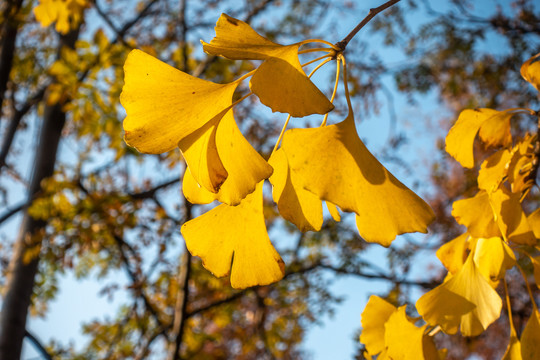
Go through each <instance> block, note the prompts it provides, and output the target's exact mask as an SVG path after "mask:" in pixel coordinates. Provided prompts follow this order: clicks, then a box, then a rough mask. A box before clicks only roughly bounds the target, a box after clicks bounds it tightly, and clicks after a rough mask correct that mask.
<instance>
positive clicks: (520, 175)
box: [508, 135, 536, 193]
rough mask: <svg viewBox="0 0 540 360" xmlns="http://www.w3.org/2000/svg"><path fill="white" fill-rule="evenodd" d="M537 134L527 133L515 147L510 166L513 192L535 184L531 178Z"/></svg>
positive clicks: (509, 172)
mask: <svg viewBox="0 0 540 360" xmlns="http://www.w3.org/2000/svg"><path fill="white" fill-rule="evenodd" d="M535 140H536V136H531V135H526V136H525V138H524V139H523V140H521V141H519V142H518V143H517V144H516V146H514V149H513V156H512V160H511V161H510V164H509V166H508V182H509V183H510V184H511V185H512V192H514V193H521V192H523V191H525V190H526V189H528V188H530V187H531V186H532V185H533V182H532V181H531V179H529V176H530V173H531V170H532V169H533V166H532V161H533V158H534V157H533V151H534V145H533V142H534V141H535Z"/></svg>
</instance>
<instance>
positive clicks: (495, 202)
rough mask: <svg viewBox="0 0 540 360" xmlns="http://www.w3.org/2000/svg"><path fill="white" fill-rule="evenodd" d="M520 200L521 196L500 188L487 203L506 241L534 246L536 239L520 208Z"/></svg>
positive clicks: (491, 194)
mask: <svg viewBox="0 0 540 360" xmlns="http://www.w3.org/2000/svg"><path fill="white" fill-rule="evenodd" d="M520 198H521V194H519V193H511V192H510V191H509V190H508V189H507V188H506V187H505V186H501V187H500V188H499V189H498V190H497V191H494V192H492V193H490V196H489V201H490V204H491V207H492V208H493V211H494V213H495V216H496V219H497V224H498V226H499V229H501V231H503V232H504V233H505V234H506V236H507V239H508V241H511V242H514V243H518V244H523V245H534V244H536V239H535V237H534V234H533V232H532V230H531V228H530V226H529V223H528V221H527V216H526V215H525V213H524V212H523V208H522V207H521V201H520Z"/></svg>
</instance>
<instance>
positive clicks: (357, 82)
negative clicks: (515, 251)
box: [0, 0, 540, 360]
mask: <svg viewBox="0 0 540 360" xmlns="http://www.w3.org/2000/svg"><path fill="white" fill-rule="evenodd" d="M382 4H383V1H376V0H364V1H360V0H358V1H336V0H333V1H330V0H328V1H327V0H310V1H307V0H276V1H272V0H242V1H227V0H222V1H216V0H197V1H188V0H179V1H176V0H174V1H173V0H142V1H128V0H115V1H112V0H67V1H59V0H48V1H47V0H41V1H29V0H4V1H3V2H2V3H1V4H0V20H1V33H0V34H1V38H0V46H1V49H0V51H1V58H0V103H1V112H0V115H1V120H0V146H1V148H0V267H1V277H0V285H1V287H2V306H3V315H2V321H1V323H0V345H1V346H3V348H2V351H4V349H6V348H7V346H6V344H8V343H9V344H11V343H12V342H13V341H14V340H12V339H13V338H19V339H20V340H21V341H23V340H22V339H23V338H24V341H23V347H22V355H21V358H22V359H25V360H30V359H164V358H170V359H176V358H182V359H319V360H322V359H363V356H362V344H360V343H359V341H358V335H359V333H360V330H361V329H360V314H361V313H362V310H363V308H364V306H365V304H366V302H367V300H368V298H369V296H370V295H371V294H377V295H380V296H382V297H384V298H386V299H387V300H388V301H390V302H392V303H394V304H405V303H414V301H415V300H416V299H417V298H418V297H419V296H420V295H421V294H422V293H423V292H425V291H426V290H428V289H430V288H433V287H435V286H436V285H437V283H438V282H440V281H441V280H442V279H443V278H444V276H445V273H444V272H443V269H442V267H441V266H440V264H439V262H438V260H437V258H436V256H435V250H436V249H437V248H438V247H439V246H440V245H441V244H442V243H444V242H447V241H449V240H451V239H453V238H454V237H455V236H457V235H458V234H459V233H460V231H461V229H460V227H459V225H457V223H455V221H454V220H453V218H452V217H451V215H450V212H451V204H452V202H453V201H454V200H456V199H458V198H459V197H460V196H470V195H472V194H474V193H475V191H476V188H475V186H476V185H475V182H474V180H475V178H476V174H475V170H474V169H473V170H464V169H463V168H461V166H459V164H457V163H456V162H455V161H454V160H452V159H450V158H449V156H448V155H447V154H446V153H445V152H444V142H443V139H444V137H445V136H446V133H447V131H448V129H449V128H450V126H451V125H452V124H453V122H454V121H455V119H457V114H459V112H460V111H461V110H462V109H464V108H474V107H490V108H494V109H506V108H513V107H519V106H527V107H529V108H532V109H538V106H539V99H538V97H537V93H536V92H535V91H534V89H533V88H532V87H531V86H529V85H528V84H527V83H526V82H524V81H523V80H522V79H521V77H520V74H519V68H520V66H521V64H522V63H523V61H525V60H526V59H528V58H529V57H531V56H532V55H534V54H536V53H538V52H540V9H539V7H540V6H539V5H540V4H538V3H537V2H534V1H532V0H530V1H529V0H516V1H510V0H507V1H503V0H498V1H497V0H496V1H491V0H482V1H472V0H448V1H434V0H402V1H401V2H399V3H398V4H396V5H394V6H392V7H391V8H389V9H388V10H386V11H384V12H383V13H381V14H379V15H378V16H376V17H375V18H374V19H373V20H372V21H371V22H370V23H369V24H368V25H367V26H366V27H365V28H364V29H362V30H361V31H360V33H358V35H356V37H355V38H354V39H353V40H352V41H351V43H350V44H349V45H348V47H347V50H346V52H345V57H346V59H347V63H348V65H349V66H348V69H349V75H350V76H349V82H350V84H349V86H350V88H351V89H352V95H353V105H354V110H355V118H356V121H357V125H358V131H359V135H360V137H361V139H362V140H363V141H364V142H365V143H366V145H367V146H368V148H369V149H370V151H371V152H373V153H374V155H375V156H376V157H377V158H378V159H379V160H380V161H381V162H382V163H383V164H384V165H385V166H386V167H387V168H388V169H389V170H390V171H391V172H392V173H393V174H394V175H396V177H397V178H398V179H400V180H401V181H402V182H403V183H404V184H406V185H407V186H409V187H410V188H412V189H413V190H414V191H416V192H417V193H418V194H419V195H421V196H422V197H423V198H424V199H426V200H427V201H428V202H429V203H430V204H431V206H432V207H433V209H434V211H435V213H436V214H437V220H436V222H435V223H434V224H432V226H431V227H430V232H429V234H427V235H423V234H419V235H416V234H415V235H403V236H400V237H398V239H397V240H396V241H395V242H394V243H393V244H392V246H391V247H390V248H388V249H385V248H382V247H381V246H379V245H376V244H368V243H366V242H365V241H363V240H362V239H361V238H360V236H359V235H358V232H357V230H356V227H355V224H354V218H351V217H350V216H348V215H347V214H343V218H342V221H341V222H339V223H338V222H335V221H334V220H332V218H331V217H330V216H325V219H326V218H327V219H326V220H325V222H324V225H323V228H322V230H321V231H320V232H317V233H315V232H307V233H300V232H299V231H298V230H297V229H296V228H295V226H294V225H292V224H291V223H288V222H287V221H285V220H283V219H281V218H280V217H279V214H278V212H277V208H276V206H275V204H274V203H273V202H272V198H271V188H270V186H269V184H268V186H267V188H266V189H265V196H266V200H267V201H265V216H266V222H267V227H268V230H269V233H270V239H271V240H272V243H273V244H274V246H275V247H276V249H277V250H278V251H279V253H280V254H281V256H282V258H283V260H284V261H285V264H286V269H285V270H286V275H285V278H284V279H283V280H281V281H280V282H278V283H275V284H272V285H269V286H261V287H255V288H250V289H245V290H234V289H232V288H231V287H230V284H229V280H228V278H222V279H217V278H215V277H213V276H212V275H211V274H210V273H209V272H208V271H206V270H205V269H204V268H203V267H202V264H201V262H200V260H199V259H198V258H195V257H194V258H192V257H191V256H189V254H188V253H187V252H186V251H185V245H184V242H183V239H182V237H181V234H180V231H179V229H180V226H181V225H182V224H183V223H184V222H185V221H187V220H189V219H191V218H193V217H195V216H197V215H198V214H201V213H203V212H205V211H207V210H208V209H210V208H211V207H213V206H214V205H204V206H198V205H197V206H195V205H193V206H192V205H190V204H189V203H187V202H186V201H185V199H184V197H183V195H182V192H181V178H182V175H183V172H184V170H185V163H184V161H183V159H182V157H181V155H180V153H179V151H178V150H175V151H171V152H169V153H166V154H161V155H144V154H140V153H138V152H137V151H136V150H134V149H132V148H130V147H128V146H127V145H126V144H125V143H124V141H123V130H122V120H123V118H124V117H125V112H124V109H123V108H122V106H121V105H120V103H119V96H120V92H121V90H122V86H123V68H122V67H123V64H124V61H125V59H126V56H127V54H128V53H129V52H130V51H131V50H132V49H142V50H143V51H145V52H147V53H149V54H152V55H153V56H156V57H157V58H159V59H160V60H162V61H164V62H166V63H168V64H170V65H172V66H174V67H176V68H178V69H180V70H182V71H184V72H187V73H189V74H192V75H194V76H198V77H201V78H204V79H207V80H211V81H214V82H218V83H226V82H230V81H232V80H234V79H236V78H238V77H239V76H241V75H242V74H244V73H245V72H247V71H250V70H251V69H253V68H254V67H255V66H257V63H256V62H251V61H230V60H226V59H223V58H217V57H212V56H208V55H206V54H204V52H203V51H202V46H201V44H200V40H201V39H203V40H205V41H207V42H208V41H210V40H211V39H212V37H213V36H214V29H213V28H214V25H215V22H216V21H217V19H218V18H219V16H220V14H221V13H227V14H228V15H230V16H232V17H235V18H238V19H241V20H244V21H246V22H248V23H249V24H250V25H251V26H252V27H253V28H254V29H256V31H257V32H259V33H260V34H262V35H264V36H266V37H267V38H269V39H271V40H272V41H275V42H278V43H280V44H291V43H295V42H298V41H301V40H304V39H316V38H318V39H324V40H327V41H329V42H331V43H336V42H338V41H340V40H342V39H343V38H344V37H345V36H346V35H347V34H348V33H349V32H350V31H351V30H352V29H353V28H354V27H355V26H356V24H358V23H359V22H360V21H361V20H362V19H363V18H364V17H365V16H367V14H368V12H369V9H370V8H373V7H377V6H380V5H382ZM38 6H40V7H41V8H39V10H36V11H34V9H35V8H36V7H38ZM51 9H53V10H54V9H56V10H54V11H53V10H51ZM55 11H56V12H55ZM35 14H38V17H40V20H41V22H42V23H43V22H44V19H45V20H47V19H48V20H50V21H49V22H50V24H49V25H48V26H46V27H43V26H41V24H40V23H39V22H38V21H37V20H36V15H35ZM46 25H47V24H46ZM312 58H313V56H311V57H310V55H309V54H306V55H302V57H301V62H302V63H304V62H307V61H309V60H311V59H312ZM312 68H313V66H311V69H312ZM334 76H335V63H333V62H332V63H330V64H328V65H326V66H325V67H324V68H323V69H321V70H320V71H318V72H317V73H316V75H315V76H314V78H313V80H314V82H315V83H316V84H317V86H318V87H319V88H320V89H321V90H322V91H323V92H324V93H325V94H326V95H327V96H330V94H331V93H332V88H333V85H334ZM248 91H249V88H248V87H247V84H246V85H245V86H243V87H240V88H239V90H238V92H237V94H236V96H238V97H240V96H242V95H243V94H246V93H247V92H248ZM345 115H346V105H345V99H344V96H343V94H342V91H341V86H340V90H339V92H338V96H337V99H336V109H335V110H334V111H333V112H332V113H331V115H330V118H329V123H336V122H339V121H341V120H342V119H343V118H344V117H345ZM235 118H236V120H237V122H238V124H239V126H240V127H241V129H242V131H243V134H244V135H245V137H246V138H247V139H248V140H249V141H250V143H251V144H252V145H253V146H254V147H255V148H256V149H257V150H258V151H259V152H260V153H261V154H262V155H263V156H264V157H265V158H268V156H269V155H270V152H271V150H272V148H273V146H274V143H275V141H276V139H277V136H278V135H279V131H280V130H281V127H282V125H283V123H284V121H285V116H284V115H283V114H279V113H272V112H271V111H270V110H269V109H267V108H266V107H264V106H262V105H261V104H260V103H259V102H258V99H257V98H256V97H254V96H251V97H250V98H248V100H247V101H244V102H242V103H240V104H239V105H238V106H237V107H235ZM321 119H322V118H321V117H317V116H311V117H307V118H303V119H293V120H292V122H291V127H304V126H318V124H319V123H320V121H321ZM513 127H514V131H516V132H518V133H524V132H525V131H527V130H529V131H530V130H533V131H535V129H536V120H535V119H534V118H533V119H531V118H528V117H526V116H523V117H519V118H518V120H517V121H514V122H513ZM476 151H477V152H478V153H479V154H482V152H483V151H484V150H483V149H481V148H478V149H476ZM534 191H536V193H534V192H533V196H532V197H531V198H532V200H531V201H532V203H531V204H529V206H531V208H532V207H538V200H539V197H538V191H537V190H534ZM535 201H536V203H534V202H535ZM326 215H328V214H326ZM510 276H512V274H510ZM510 286H511V287H513V289H512V290H511V291H512V293H513V294H515V299H512V302H513V304H515V305H514V306H515V308H514V309H513V311H514V312H515V314H514V320H515V322H516V328H518V331H521V330H520V329H521V328H520V326H523V321H524V320H526V319H527V318H528V316H529V314H530V308H529V307H528V305H526V301H527V299H526V290H525V287H524V284H523V283H522V282H519V281H516V282H515V283H511V285H510ZM535 290H537V289H536V288H535ZM521 295H523V300H522V302H521V307H520V296H521ZM26 319H27V321H26V322H25V320H26ZM506 321H507V320H506V318H505V317H504V316H502V317H501V319H500V320H499V321H498V322H497V323H495V324H493V325H492V326H491V327H490V328H489V329H488V331H486V332H485V333H483V334H482V335H481V336H479V337H476V338H469V339H463V338H460V337H457V336H446V335H444V334H439V335H437V338H436V339H437V341H438V342H439V344H438V345H439V347H447V348H448V349H449V354H448V358H450V359H464V358H471V359H493V358H497V357H500V356H501V355H502V354H503V353H504V350H505V348H506V344H507V342H508V340H507V339H508V333H507V330H506V329H507V323H506ZM7 339H11V340H9V342H6V341H8V340H7ZM11 347H13V348H14V349H11V350H13V351H15V352H14V353H16V352H17V349H16V348H17V347H19V348H20V346H18V345H17V344H15V343H13V344H12V345H11ZM177 350H178V351H177ZM19 351H20V350H19ZM174 354H179V355H177V356H174ZM7 358H8V357H6V359H7ZM15 358H17V357H15Z"/></svg>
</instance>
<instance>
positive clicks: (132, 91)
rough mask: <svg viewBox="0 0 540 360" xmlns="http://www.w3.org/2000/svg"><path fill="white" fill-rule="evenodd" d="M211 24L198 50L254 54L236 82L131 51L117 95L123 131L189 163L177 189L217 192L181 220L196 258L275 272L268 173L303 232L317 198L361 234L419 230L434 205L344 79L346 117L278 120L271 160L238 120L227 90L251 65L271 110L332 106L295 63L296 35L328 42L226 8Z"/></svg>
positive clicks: (238, 280) (268, 276) (250, 275)
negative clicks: (365, 120) (365, 134)
mask: <svg viewBox="0 0 540 360" xmlns="http://www.w3.org/2000/svg"><path fill="white" fill-rule="evenodd" d="M215 30H216V36H215V37H214V38H213V39H212V40H211V41H210V42H209V43H206V42H203V49H204V50H205V52H207V53H208V54H210V55H216V56H223V57H226V58H228V59H242V60H262V63H261V64H260V65H259V66H258V67H257V69H256V70H254V71H253V72H252V73H249V74H246V75H245V76H243V77H242V78H240V79H238V80H237V81H234V82H232V83H228V84H216V83H213V82H210V81H206V80H202V79H198V78H195V77H192V76H190V75H188V74H186V73H183V72H181V71H178V70H176V69H174V68H173V67H171V66H169V65H167V64H165V63H163V62H161V61H159V60H157V59H156V58H154V57H152V56H150V55H148V54H145V53H144V52H142V51H140V50H133V51H132V52H131V53H130V55H129V56H128V58H127V60H126V63H125V66H124V70H125V85H124V89H123V92H122V96H121V102H122V105H123V106H124V108H125V109H126V113H127V116H126V119H125V120H124V130H125V140H126V142H127V143H128V144H129V145H131V146H133V147H135V148H137V149H138V150H139V151H141V152H145V153H151V154H158V153H162V152H166V151H170V150H172V149H174V148H176V147H178V148H179V149H180V150H181V153H182V155H183V156H184V159H185V160H186V163H187V169H186V172H185V174H184V179H183V193H184V195H185V196H186V198H187V199H188V200H189V201H190V202H192V203H196V204H207V203H211V202H213V201H214V200H217V201H219V202H221V203H222V204H221V205H219V206H217V207H216V208H214V209H213V210H211V211H209V212H207V213H205V214H203V215H201V216H200V217H198V218H196V219H194V220H191V221H189V222H187V223H185V224H184V225H183V226H182V234H183V236H184V238H185V240H186V245H187V247H188V249H189V250H190V252H191V253H192V254H194V255H197V256H200V257H201V258H202V259H203V263H204V266H205V267H206V268H207V269H208V270H210V271H211V272H212V273H214V274H215V275H216V276H225V275H227V274H229V273H230V276H231V284H232V286H233V287H237V288H244V287H248V286H254V285H263V284H268V283H271V282H274V281H277V280H279V279H280V278H281V277H282V276H283V274H284V268H283V263H282V261H281V258H280V257H279V254H278V253H277V252H276V250H275V249H274V247H273V246H272V244H271V242H270V239H269V238H268V234H267V231H266V227H265V221H264V215H263V211H262V203H263V182H264V180H265V179H268V178H269V179H270V182H271V183H272V185H273V187H274V192H273V197H274V200H275V201H276V203H277V206H278V211H279V212H280V213H281V214H282V216H283V217H284V218H285V219H287V220H289V221H291V222H292V223H294V224H295V225H296V226H297V227H298V228H299V229H300V230H301V231H307V230H315V231H316V230H319V229H320V228H321V225H322V222H323V212H322V202H323V201H326V202H327V205H328V208H329V210H330V213H331V214H332V217H333V218H334V219H336V220H338V221H339V219H340V215H339V212H338V210H337V208H338V207H339V208H340V209H341V210H343V211H346V212H353V213H355V215H356V218H357V225H358V230H359V232H360V234H361V235H362V236H363V237H364V238H365V239H366V240H367V241H371V242H377V243H380V244H382V245H384V246H389V245H390V243H391V242H392V240H393V239H394V238H395V237H396V236H397V235H398V234H402V233H405V232H414V231H421V232H426V231H427V225H428V224H429V223H430V222H431V221H432V219H433V212H432V211H431V209H430V208H429V206H428V205H427V204H426V203H425V202H424V201H423V200H422V199H420V198H419V197H418V196H417V195H416V194H414V193H413V192H412V191H411V190H409V189H408V188H407V187H405V186H404V185H403V184H401V183H400V182H399V181H398V180H397V179H396V178H395V177H394V176H393V175H392V174H390V172H388V170H386V169H385V168H384V167H383V166H382V165H381V164H380V163H379V162H378V161H377V160H376V159H375V157H374V156H373V155H371V153H370V152H369V151H368V150H367V148H366V147H365V146H364V144H363V143H362V141H361V140H360V138H359V137H358V135H357V132H356V127H355V124H354V116H353V113H352V106H351V103H350V100H349V95H348V89H347V88H346V87H345V93H346V96H347V100H348V103H349V115H348V116H347V118H346V119H345V120H344V121H342V122H341V123H338V124H335V125H330V126H323V127H321V128H318V129H294V130H288V131H285V135H284V137H283V141H282V143H281V138H280V139H279V140H278V142H277V144H276V147H275V150H274V152H273V154H272V156H271V157H270V159H269V162H266V161H265V160H264V158H263V157H261V156H260V155H259V154H258V153H257V152H256V151H255V149H253V148H252V147H251V145H250V144H249V143H248V141H247V140H246V139H245V138H244V137H243V135H242V133H241V131H240V129H239V128H238V126H237V124H236V121H235V119H234V110H233V108H234V105H235V104H236V103H233V100H232V99H233V95H234V93H235V91H236V90H237V87H238V84H239V83H240V82H241V81H243V80H244V79H246V78H247V77H250V76H251V79H250V83H249V86H250V90H251V93H253V94H254V95H256V96H257V97H258V98H259V99H260V101H261V102H262V103H263V104H265V105H266V106H268V107H269V108H270V109H271V110H272V111H277V112H283V113H287V114H289V115H290V116H292V117H302V116H306V115H312V114H326V113H328V112H329V111H331V110H332V109H333V108H334V105H333V104H332V102H331V101H330V100H328V98H327V97H326V96H325V95H324V94H323V93H322V92H321V91H320V90H319V89H318V88H317V87H316V86H315V85H314V84H313V83H312V82H311V80H310V79H309V77H308V76H307V75H306V74H305V73H304V70H303V66H302V65H301V63H300V60H299V57H298V54H299V49H300V47H301V46H302V45H304V44H305V43H309V42H319V43H323V44H326V45H329V43H326V42H324V41H322V40H306V41H303V42H299V43H295V44H291V45H281V44H277V43H275V42H272V41H270V40H268V39H266V38H265V37H263V36H261V35H259V34H258V33H257V32H255V30H253V29H252V28H251V27H250V26H249V25H248V24H246V23H245V22H243V21H240V20H237V19H234V18H232V17H230V16H228V15H225V14H223V15H222V16H221V17H220V18H219V20H218V22H217V25H216V28H215ZM320 51H322V52H324V53H326V54H327V55H326V56H323V57H321V59H323V58H327V59H328V60H329V59H330V58H337V59H338V61H342V60H343V61H342V62H341V63H342V64H343V66H344V67H345V63H344V58H343V55H342V54H341V53H339V49H338V48H336V47H333V46H330V47H326V48H322V49H320ZM328 60H327V61H328ZM345 74H346V73H345ZM344 76H346V75H344ZM346 82H347V81H346V78H345V79H344V84H345V85H346ZM251 93H250V94H251ZM248 95H249V94H248ZM284 130H285V129H284ZM280 143H281V147H280V146H279V145H280Z"/></svg>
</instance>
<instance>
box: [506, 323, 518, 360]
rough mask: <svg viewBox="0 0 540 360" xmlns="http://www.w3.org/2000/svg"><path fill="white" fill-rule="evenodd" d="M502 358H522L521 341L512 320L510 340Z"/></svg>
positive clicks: (511, 359)
mask: <svg viewBox="0 0 540 360" xmlns="http://www.w3.org/2000/svg"><path fill="white" fill-rule="evenodd" d="M501 360H522V357H521V342H520V341H519V338H518V336H517V334H516V329H515V328H514V324H513V323H512V322H510V341H509V342H508V346H507V347H506V351H505V352H504V355H503V357H502V358H501Z"/></svg>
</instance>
